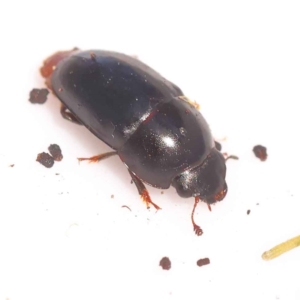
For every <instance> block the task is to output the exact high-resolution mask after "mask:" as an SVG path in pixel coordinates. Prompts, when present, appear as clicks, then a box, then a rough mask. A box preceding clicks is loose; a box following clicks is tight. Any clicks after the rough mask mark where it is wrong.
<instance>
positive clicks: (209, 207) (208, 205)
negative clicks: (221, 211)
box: [207, 203, 211, 211]
mask: <svg viewBox="0 0 300 300" xmlns="http://www.w3.org/2000/svg"><path fill="white" fill-rule="evenodd" d="M207 207H208V209H209V211H211V206H210V204H208V203H207Z"/></svg>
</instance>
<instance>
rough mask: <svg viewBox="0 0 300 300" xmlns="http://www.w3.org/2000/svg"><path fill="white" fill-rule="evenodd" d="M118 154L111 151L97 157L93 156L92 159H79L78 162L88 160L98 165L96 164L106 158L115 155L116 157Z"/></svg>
mask: <svg viewBox="0 0 300 300" xmlns="http://www.w3.org/2000/svg"><path fill="white" fill-rule="evenodd" d="M116 154H117V152H116V151H111V152H106V153H102V154H99V155H95V156H92V157H79V158H77V159H78V161H79V162H80V161H83V160H88V161H89V162H90V163H96V162H99V161H100V160H103V159H105V158H109V157H111V156H113V155H116Z"/></svg>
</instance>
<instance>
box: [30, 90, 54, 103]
mask: <svg viewBox="0 0 300 300" xmlns="http://www.w3.org/2000/svg"><path fill="white" fill-rule="evenodd" d="M48 94H49V91H48V90H47V89H32V90H31V92H30V94H29V101H30V102H31V103H38V104H43V103H45V102H46V101H47V96H48Z"/></svg>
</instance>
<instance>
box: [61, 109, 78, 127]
mask: <svg viewBox="0 0 300 300" xmlns="http://www.w3.org/2000/svg"><path fill="white" fill-rule="evenodd" d="M60 113H61V115H62V117H63V118H64V119H66V120H68V121H71V122H73V123H76V124H78V125H82V124H81V122H80V121H79V120H78V118H77V117H76V116H75V115H74V114H73V113H71V112H70V111H69V110H68V108H67V107H66V106H65V105H64V104H61V107H60Z"/></svg>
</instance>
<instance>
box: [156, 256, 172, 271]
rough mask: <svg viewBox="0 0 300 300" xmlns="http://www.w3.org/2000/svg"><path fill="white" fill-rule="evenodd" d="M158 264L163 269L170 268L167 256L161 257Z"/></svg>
mask: <svg viewBox="0 0 300 300" xmlns="http://www.w3.org/2000/svg"><path fill="white" fill-rule="evenodd" d="M159 265H160V266H161V267H162V268H163V270H170V269H171V261H170V259H169V258H168V257H163V258H162V259H161V260H160V262H159Z"/></svg>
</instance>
